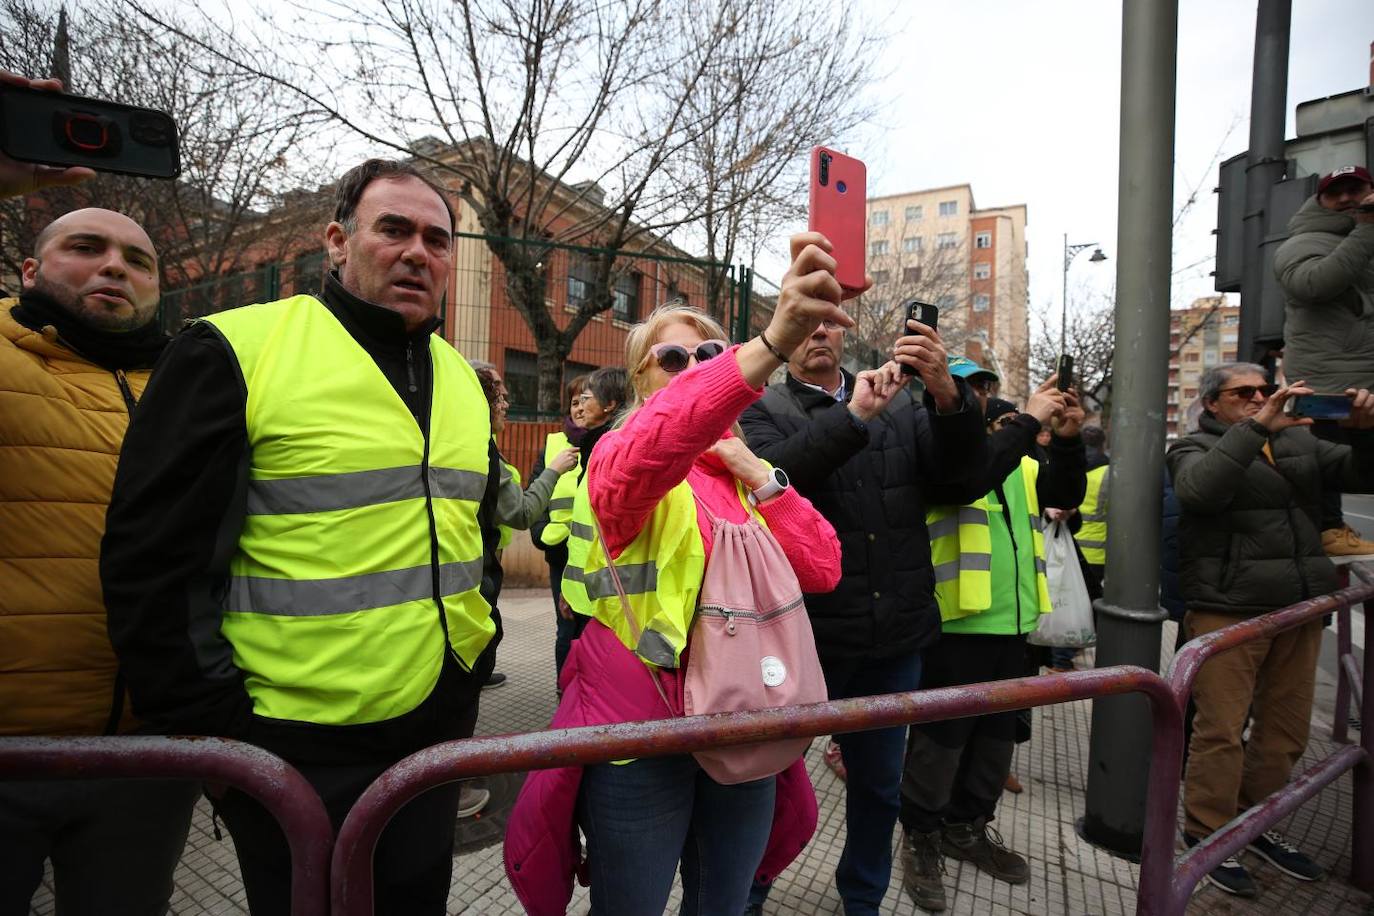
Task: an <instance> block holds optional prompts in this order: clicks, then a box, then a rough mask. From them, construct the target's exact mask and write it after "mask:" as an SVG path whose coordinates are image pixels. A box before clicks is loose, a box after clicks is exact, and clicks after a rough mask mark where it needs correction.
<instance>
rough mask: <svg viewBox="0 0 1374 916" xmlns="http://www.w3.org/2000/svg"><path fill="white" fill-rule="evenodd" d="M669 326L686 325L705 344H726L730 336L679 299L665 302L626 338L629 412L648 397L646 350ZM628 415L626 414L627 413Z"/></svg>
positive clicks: (700, 312)
mask: <svg viewBox="0 0 1374 916" xmlns="http://www.w3.org/2000/svg"><path fill="white" fill-rule="evenodd" d="M671 324H686V325H690V326H692V327H693V328H695V329H696V331H697V333H698V334H700V335H701V336H702V338H703V339H704V340H726V341H728V340H729V339H730V335H729V334H727V333H725V328H723V327H721V325H720V323H719V322H718V321H716V320H715V319H714V318H712V317H711V316H710V315H708V314H706V313H705V312H703V311H702V310H701V309H699V308H697V307H696V306H692V305H688V304H687V303H686V302H683V301H682V300H681V299H677V300H672V301H669V302H665V303H663V304H662V305H660V306H659V307H658V308H656V309H654V310H653V311H652V312H650V313H649V316H648V317H647V318H645V319H644V320H643V321H641V322H640V323H639V324H637V325H635V326H634V327H633V328H631V329H630V335H629V336H628V337H626V338H625V367H626V368H627V369H628V370H629V372H630V393H631V395H632V397H631V399H630V410H635V409H636V408H638V407H639V405H641V404H643V403H644V401H645V399H646V398H647V397H648V396H649V392H648V391H647V390H646V386H647V384H648V381H647V379H646V378H645V375H644V370H645V369H648V368H649V348H650V347H652V346H653V345H654V344H656V343H658V338H659V335H660V334H662V333H663V329H664V328H666V327H668V325H671ZM628 412H629V411H627V412H626V413H628Z"/></svg>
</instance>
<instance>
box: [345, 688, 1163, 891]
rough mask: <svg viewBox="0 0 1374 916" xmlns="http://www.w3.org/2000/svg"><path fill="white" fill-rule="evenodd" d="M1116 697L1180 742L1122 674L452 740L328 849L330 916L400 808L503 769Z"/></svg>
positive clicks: (401, 777)
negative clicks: (1142, 710) (1142, 705)
mask: <svg viewBox="0 0 1374 916" xmlns="http://www.w3.org/2000/svg"><path fill="white" fill-rule="evenodd" d="M1121 693H1143V694H1145V696H1146V697H1147V698H1148V699H1149V701H1150V708H1151V712H1152V715H1153V721H1154V730H1155V733H1156V734H1173V735H1177V734H1179V732H1180V731H1181V729H1182V719H1181V716H1180V714H1179V706H1178V704H1177V703H1176V702H1175V700H1174V694H1173V692H1172V691H1171V690H1170V689H1169V687H1168V685H1167V684H1166V683H1165V681H1164V679H1163V678H1161V677H1160V676H1159V675H1157V674H1155V673H1154V672H1153V671H1147V670H1146V669H1144V668H1138V667H1133V666H1120V667H1114V668H1102V669H1098V670H1094V671H1077V672H1073V673H1071V674H1052V675H1041V676H1039V677H1026V678H1016V679H1014V680H1007V681H993V682H989V683H984V684H972V685H969V686H965V687H948V688H941V689H937V690H917V691H912V692H910V693H894V694H887V695H885V696H877V697H865V698H862V699H855V700H839V701H831V702H828V703H814V704H811V705H808V706H793V707H787V708H783V709H771V710H766V711H760V712H742V713H720V714H717V715H711V716H693V717H690V718H685V719H662V720H654V721H648V722H629V723H624V724H619V725H607V726H599V727H590V728H574V729H562V730H557V731H545V732H534V733H531V734H525V735H505V736H500V737H490V738H469V739H467V740H465V741H450V742H448V743H446V744H440V745H436V746H434V747H431V748H427V749H425V750H423V751H420V752H418V753H416V754H413V755H411V756H410V757H407V758H406V759H405V760H402V761H401V762H399V763H397V764H396V765H395V766H393V767H392V768H391V769H389V770H387V771H386V772H385V773H383V774H382V775H381V776H379V777H378V778H377V781H376V782H374V783H373V784H372V785H371V786H369V787H368V789H367V791H365V792H364V793H363V794H362V797H360V798H359V799H358V801H357V802H356V803H355V804H354V806H353V809H352V810H351V811H349V812H348V817H347V818H346V819H345V820H344V823H343V826H342V827H341V828H340V829H339V837H338V840H337V841H336V842H335V844H334V859H333V864H332V866H331V870H330V871H331V879H330V883H331V885H332V890H333V904H334V906H333V913H334V916H370V914H371V913H372V911H373V910H372V904H373V888H372V856H373V852H374V851H375V849H376V846H377V839H378V837H380V836H381V833H382V829H383V828H384V827H385V826H386V824H387V822H388V821H389V820H390V819H391V818H392V816H393V815H394V814H395V813H396V812H397V811H399V810H400V809H401V808H402V807H403V806H404V805H405V804H406V803H408V802H410V801H411V800H413V799H414V798H416V797H417V796H419V795H420V794H421V793H423V792H425V791H427V790H428V789H432V788H434V787H435V786H439V785H443V784H444V783H450V782H454V781H456V780H459V779H466V778H469V777H473V776H489V775H492V774H494V773H503V772H510V771H521V770H531V769H545V768H549V767H559V766H569V765H577V766H581V765H586V764H592V763H603V762H605V761H607V760H622V759H624V758H627V757H656V756H663V755H667V754H683V753H687V752H689V751H695V750H701V749H703V748H713V747H727V746H731V745H736V744H748V743H751V742H755V741H764V740H769V739H776V738H809V737H816V736H819V735H829V734H834V733H835V732H846V731H864V730H866V729H872V728H888V727H892V726H897V725H907V724H911V723H917V722H933V721H936V720H939V719H957V718H962V717H964V716H976V715H984V714H987V713H996V712H1008V711H1011V710H1016V709H1025V708H1026V707H1030V706H1049V705H1053V704H1056V703H1067V702H1070V701H1073V700H1082V699H1086V698H1088V697H1098V696H1110V695H1114V694H1121Z"/></svg>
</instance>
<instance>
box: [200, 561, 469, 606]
mask: <svg viewBox="0 0 1374 916" xmlns="http://www.w3.org/2000/svg"><path fill="white" fill-rule="evenodd" d="M481 581H482V560H481V558H480V557H479V558H478V559H476V560H469V561H468V562H465V563H445V564H443V565H442V566H440V567H439V594H440V596H441V597H443V596H447V595H457V594H460V593H462V592H466V591H471V590H472V589H474V588H476V587H477V585H478V583H480V582H481ZM433 597H434V571H433V567H431V566H429V565H428V564H426V565H425V566H413V567H411V568H409V569H392V570H387V571H386V572H376V573H366V574H364V575H361V576H345V577H343V578H340V579H272V578H267V577H265V576H234V577H232V578H231V579H230V580H229V597H228V599H227V600H226V601H225V606H224V609H225V610H226V611H229V612H231V613H237V614H268V615H270V616H273V617H321V616H324V615H327V614H350V613H353V612H355V611H368V610H371V609H373V608H380V607H391V606H392V605H395V604H404V603H405V602H407V601H420V600H423V599H431V598H433Z"/></svg>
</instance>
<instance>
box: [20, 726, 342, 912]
mask: <svg viewBox="0 0 1374 916" xmlns="http://www.w3.org/2000/svg"><path fill="white" fill-rule="evenodd" d="M121 777H125V778H129V777H136V778H147V779H192V780H196V781H204V782H213V783H223V784H225V785H230V786H233V787H234V788H236V789H239V790H240V791H242V792H245V793H247V794H248V795H251V796H252V797H253V798H255V799H257V800H258V801H259V802H261V803H262V806H263V807H264V808H266V809H267V810H268V812H269V813H271V815H272V816H273V817H275V818H276V819H277V823H279V824H280V825H281V828H282V832H283V833H284V834H285V835H286V841H287V844H288V845H289V846H290V849H291V914H292V916H326V914H328V912H329V849H330V846H331V844H332V841H333V835H334V831H333V827H332V826H331V825H330V823H329V815H328V814H326V813H325V810H324V804H323V803H322V802H321V801H320V797H319V796H318V795H316V794H315V790H314V789H313V788H311V786H310V783H308V782H306V781H305V777H303V776H301V774H300V773H298V772H297V771H296V770H295V768H294V767H292V766H290V765H289V764H287V763H286V762H285V761H284V760H282V759H281V758H280V757H277V756H275V755H273V754H269V753H268V752H267V751H264V750H262V749H261V748H257V747H254V746H253V745H251V744H243V743H241V742H239V741H226V740H223V739H220V738H144V737H132V736H131V737H111V738H0V782H3V781H7V780H33V779H115V778H121Z"/></svg>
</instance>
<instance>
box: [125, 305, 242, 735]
mask: <svg viewBox="0 0 1374 916" xmlns="http://www.w3.org/2000/svg"><path fill="white" fill-rule="evenodd" d="M244 400H245V389H244V385H243V381H242V379H241V377H240V376H239V372H238V368H237V364H236V363H235V362H234V361H233V359H232V357H231V355H230V353H229V351H228V345H227V344H226V343H224V341H223V340H222V339H221V338H220V337H219V335H218V333H217V332H216V331H215V330H214V329H213V328H211V327H210V326H209V325H205V324H198V325H195V326H193V327H191V328H189V329H187V330H186V331H184V332H183V333H182V334H181V335H180V336H179V337H177V338H176V340H174V341H173V342H172V344H171V345H170V346H168V348H167V350H166V352H165V353H164V354H163V356H162V358H161V359H160V360H159V361H158V365H157V367H156V369H155V370H154V372H153V375H152V379H151V380H150V381H149V383H148V387H147V390H146V391H145V392H144V394H143V399H142V401H140V402H139V404H138V407H137V408H136V410H135V411H134V414H133V417H132V419H131V421H130V423H129V431H128V434H127V436H126V437H125V439H124V447H123V450H122V451H121V453H120V457H119V469H118V471H117V472H116V474H115V483H114V492H113V495H112V497H111V500H110V509H109V513H108V515H107V517H106V522H105V537H104V540H103V541H102V542H101V556H100V579H101V585H102V587H103V588H104V592H105V605H106V608H107V610H108V622H109V631H110V641H111V642H112V643H113V645H114V648H115V652H116V653H117V655H118V657H119V663H120V669H121V671H122V672H123V675H124V677H125V680H126V682H127V684H128V688H129V697H130V700H131V702H132V704H133V709H134V713H135V714H136V715H137V716H138V717H139V718H141V719H143V720H144V722H146V723H147V724H148V725H149V727H150V728H151V729H153V730H154V731H157V732H160V733H164V734H201V735H221V736H229V737H234V736H242V735H245V734H247V731H248V727H249V723H250V721H251V715H252V703H251V701H250V700H249V697H248V694H247V691H246V690H245V689H244V686H243V678H242V674H241V673H240V672H239V670H238V668H236V667H235V666H234V664H233V651H232V648H231V647H230V645H229V643H228V642H227V641H226V640H225V639H224V637H223V636H221V635H220V617H221V613H222V607H223V604H222V599H223V597H224V593H225V589H226V588H227V585H228V571H229V561H230V559H231V558H232V557H233V554H234V550H235V548H236V546H237V543H238V537H239V532H240V530H241V529H242V526H243V520H244V516H245V513H246V508H247V481H248V458H249V451H248V432H247V427H246V424H245V420H244Z"/></svg>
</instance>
